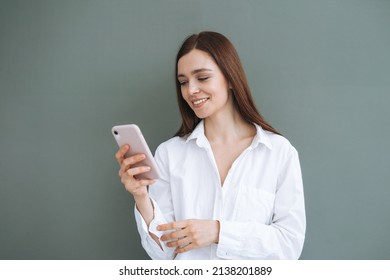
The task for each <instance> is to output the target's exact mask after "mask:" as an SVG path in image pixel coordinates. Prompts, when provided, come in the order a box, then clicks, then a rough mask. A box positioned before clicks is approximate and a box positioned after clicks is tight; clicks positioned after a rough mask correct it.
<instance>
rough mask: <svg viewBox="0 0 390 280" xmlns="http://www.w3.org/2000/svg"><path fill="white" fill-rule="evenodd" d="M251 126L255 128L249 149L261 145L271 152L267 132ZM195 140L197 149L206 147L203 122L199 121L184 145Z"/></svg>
mask: <svg viewBox="0 0 390 280" xmlns="http://www.w3.org/2000/svg"><path fill="white" fill-rule="evenodd" d="M253 125H254V126H255V127H256V136H255V137H254V138H253V141H252V144H251V145H250V147H251V148H252V149H254V148H256V147H257V145H259V144H263V145H265V146H266V147H267V148H269V149H270V150H272V143H271V140H270V139H269V136H268V134H267V132H266V131H265V130H264V129H263V128H262V127H261V126H260V125H258V124H256V123H253ZM193 139H195V140H196V144H197V145H198V146H199V147H205V146H206V145H208V140H207V138H206V136H205V134H204V121H203V120H201V121H200V122H199V123H198V125H197V126H196V127H195V129H194V130H193V131H192V133H191V134H189V135H188V136H187V139H186V143H188V142H189V141H190V140H193Z"/></svg>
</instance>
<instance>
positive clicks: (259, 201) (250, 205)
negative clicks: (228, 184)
mask: <svg viewBox="0 0 390 280" xmlns="http://www.w3.org/2000/svg"><path fill="white" fill-rule="evenodd" d="M274 201H275V195H274V194H272V193H270V192H267V191H264V190H260V189H258V188H255V187H251V186H242V187H241V188H240V189H239V191H238V194H237V200H236V205H235V209H234V215H233V217H234V220H235V221H238V222H259V223H263V224H266V225H270V224H271V222H272V216H273V212H274Z"/></svg>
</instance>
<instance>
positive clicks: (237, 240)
mask: <svg viewBox="0 0 390 280" xmlns="http://www.w3.org/2000/svg"><path fill="white" fill-rule="evenodd" d="M243 231H245V229H244V228H243V227H242V226H241V225H240V224H238V223H237V222H231V221H220V230H219V241H218V247H217V256H218V257H220V258H222V259H237V258H239V257H240V254H237V252H240V251H241V250H243V249H244V248H243V243H244V238H245V237H244V236H245V234H244V232H243Z"/></svg>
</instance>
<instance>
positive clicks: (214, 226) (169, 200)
mask: <svg viewBox="0 0 390 280" xmlns="http://www.w3.org/2000/svg"><path fill="white" fill-rule="evenodd" d="M175 78H176V85H177V98H178V103H179V108H180V112H181V116H182V125H181V127H180V129H179V131H178V132H177V133H176V135H175V137H174V138H172V139H170V140H168V141H166V142H164V143H162V144H161V145H160V146H159V147H158V148H157V150H156V155H155V158H156V161H157V163H158V165H159V167H160V169H161V170H160V171H161V173H162V176H161V178H160V179H159V180H157V181H154V180H137V179H136V175H138V174H141V173H144V172H146V171H148V169H149V167H147V166H142V167H133V165H134V164H135V163H137V162H140V161H142V160H143V159H144V155H136V156H132V157H129V158H126V159H125V158H124V154H125V153H126V152H127V151H128V149H129V148H130V147H129V146H123V147H121V148H120V149H119V151H118V152H117V154H116V159H117V160H118V162H119V164H120V171H119V176H120V177H121V181H122V183H123V184H124V186H125V188H126V190H127V191H128V192H130V193H131V194H132V195H133V197H134V199H135V203H136V207H135V217H136V221H137V226H138V231H139V233H140V236H141V241H142V245H143V247H144V249H145V250H146V251H147V253H148V254H149V256H150V257H151V258H153V259H297V258H299V256H300V254H301V251H302V247H303V242H304V237H305V228H306V220H305V208H304V196H303V186H302V178H301V170H300V164H299V159H298V153H297V151H296V150H295V148H294V147H293V146H292V145H291V144H290V143H289V142H288V141H287V140H286V139H285V138H284V137H282V136H281V135H279V133H278V132H277V131H276V130H275V129H274V128H273V127H272V126H270V125H269V124H268V123H267V122H266V121H265V120H264V119H263V118H262V116H261V115H260V114H259V112H258V111H257V110H256V108H255V105H254V102H253V100H252V96H251V93H250V90H249V87H248V83H247V80H246V77H245V74H244V70H243V68H242V66H241V63H240V60H239V57H238V54H237V53H236V50H235V49H234V47H233V45H232V44H231V42H230V41H229V40H228V39H227V38H226V37H224V36H223V35H221V34H219V33H215V32H202V33H199V34H195V35H192V36H190V37H188V38H187V39H186V40H185V41H184V43H183V45H182V47H181V48H180V50H179V52H178V55H177V58H176V77H175ZM149 185H150V187H149V188H148V186H149Z"/></svg>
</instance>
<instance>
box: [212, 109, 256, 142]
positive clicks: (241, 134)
mask: <svg viewBox="0 0 390 280" xmlns="http://www.w3.org/2000/svg"><path fill="white" fill-rule="evenodd" d="M204 127H205V135H206V137H207V139H208V140H209V142H210V143H211V144H213V143H214V144H231V143H234V142H236V141H239V140H242V139H244V138H247V137H253V136H254V135H255V134H256V128H255V127H254V125H252V124H250V123H248V122H247V121H245V120H244V119H243V118H242V116H241V115H240V114H239V113H238V112H237V111H236V110H233V111H230V112H225V114H219V115H218V116H211V117H208V118H206V119H205V120H204Z"/></svg>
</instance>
